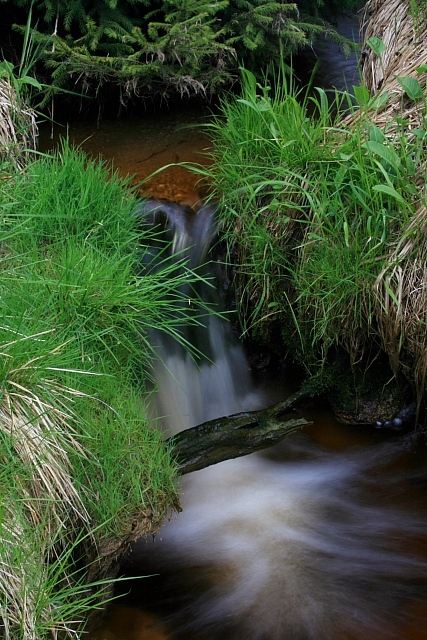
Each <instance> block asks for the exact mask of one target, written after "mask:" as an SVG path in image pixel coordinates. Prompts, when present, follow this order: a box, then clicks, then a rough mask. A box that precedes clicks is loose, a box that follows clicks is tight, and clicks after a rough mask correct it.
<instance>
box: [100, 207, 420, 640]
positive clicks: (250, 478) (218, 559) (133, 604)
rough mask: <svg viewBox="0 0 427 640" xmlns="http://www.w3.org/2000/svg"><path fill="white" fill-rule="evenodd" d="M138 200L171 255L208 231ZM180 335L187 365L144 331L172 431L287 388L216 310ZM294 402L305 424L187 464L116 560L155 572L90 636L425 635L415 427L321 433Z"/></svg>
mask: <svg viewBox="0 0 427 640" xmlns="http://www.w3.org/2000/svg"><path fill="white" fill-rule="evenodd" d="M180 209H181V217H182V219H181V221H180V222H179V223H178V222H177V216H178V213H179V211H180ZM153 211H154V213H153ZM159 211H160V213H159ZM140 213H141V214H142V215H144V216H147V215H148V216H149V218H150V221H151V222H152V223H153V224H154V223H157V222H158V221H159V220H160V219H163V221H166V225H167V226H168V233H169V235H170V237H171V239H173V243H172V247H176V250H177V251H179V252H180V253H179V255H182V251H183V250H185V251H187V253H188V257H189V260H190V263H191V261H192V260H193V264H194V258H193V256H194V254H195V255H196V256H197V260H199V259H202V260H203V256H204V255H205V254H206V249H205V250H204V249H203V248H201V247H205V248H206V246H207V243H206V238H209V241H211V240H212V238H213V237H214V235H215V221H214V209H213V208H212V207H202V208H201V209H200V210H199V212H198V213H197V214H195V213H194V212H191V211H189V210H187V209H186V208H184V207H181V208H179V207H177V206H176V205H173V206H171V205H170V204H168V203H162V202H161V201H157V202H154V203H152V204H150V205H148V206H143V207H142V208H141V209H140ZM201 232H202V234H201V236H200V237H199V234H200V233H201ZM192 245H194V247H192ZM149 268H150V266H149ZM186 337H187V339H190V338H191V336H190V334H188V335H186ZM191 339H192V341H193V343H194V344H196V345H197V346H200V348H201V349H202V350H203V352H204V353H207V354H209V357H208V358H206V359H203V360H201V361H199V363H198V364H197V365H196V364H194V362H193V361H192V360H191V359H190V357H189V356H188V355H186V354H185V353H184V352H183V350H182V349H181V348H180V347H179V346H178V345H176V344H172V343H171V342H170V340H162V339H161V338H160V336H157V335H155V334H153V336H152V340H153V341H155V343H156V345H157V346H158V351H159V354H160V356H161V362H160V361H159V363H158V364H157V366H156V367H155V376H156V379H157V381H158V384H159V393H158V394H157V396H156V409H157V412H158V415H160V416H162V419H163V424H164V428H165V431H166V433H167V435H171V434H173V433H177V432H178V431H180V430H182V429H184V428H187V427H189V426H193V425H196V424H199V423H201V422H204V421H206V420H209V419H212V418H214V417H218V416H223V415H228V414H231V413H233V412H237V411H241V410H251V409H255V408H260V407H262V406H266V405H269V404H271V403H272V402H273V401H274V400H277V399H278V398H277V397H275V396H276V393H277V391H278V392H279V394H280V397H281V398H282V399H283V398H284V397H285V396H286V395H287V393H289V390H290V386H291V385H292V381H290V380H289V379H288V383H287V384H288V388H287V389H286V388H284V386H283V385H279V389H278V390H276V391H274V390H273V389H272V388H271V385H269V384H267V385H266V384H264V385H261V384H258V385H257V384H255V383H254V382H253V381H252V380H251V378H250V375H249V372H248V363H247V361H246V358H245V356H244V353H243V351H242V347H241V346H240V345H239V344H238V343H237V340H236V338H235V337H234V335H233V332H232V330H231V328H230V326H229V325H228V324H227V323H225V322H224V321H222V320H221V319H219V318H218V317H216V316H212V317H210V318H208V319H207V320H206V322H205V324H204V325H202V326H200V327H198V328H197V329H196V330H195V331H194V330H193V333H192V338H191ZM283 375H284V377H285V379H286V375H288V378H289V377H290V376H292V369H289V371H288V374H286V371H285V372H283ZM303 414H305V415H306V416H307V417H308V418H310V417H311V416H313V417H314V423H315V424H314V426H313V427H311V428H310V429H306V430H305V432H304V433H301V434H298V435H293V436H290V437H289V438H287V439H286V440H285V441H283V442H282V443H281V444H279V445H276V446H275V447H273V448H271V449H269V450H267V451H264V452H262V453H261V452H258V453H254V454H251V455H249V456H246V457H244V458H240V459H237V460H229V461H226V462H223V463H221V464H218V465H215V466H212V467H210V468H207V469H204V470H201V471H197V472H194V473H191V474H189V475H187V476H185V477H184V478H182V480H181V485H180V490H181V503H182V507H183V512H182V513H180V514H179V515H175V516H173V517H172V518H171V520H170V521H168V522H166V523H165V524H164V526H163V528H162V530H161V532H160V533H159V535H158V536H157V537H156V538H155V539H154V540H151V539H150V540H140V541H139V542H137V543H135V544H134V545H133V548H132V552H131V554H130V555H129V557H128V558H127V560H126V561H125V562H124V563H123V565H122V572H123V573H124V574H125V575H127V576H128V577H131V576H138V575H141V574H143V575H151V576H153V577H150V578H143V579H135V580H134V581H133V583H132V582H131V583H130V586H131V592H130V594H128V595H127V597H126V599H125V602H126V607H128V608H125V609H122V610H121V609H120V608H116V610H115V615H116V618H115V617H114V610H113V611H111V612H110V613H109V614H108V615H109V616H110V617H109V618H108V617H107V620H106V623H105V624H106V626H104V627H102V626H101V628H100V630H99V632H96V633H95V634H94V636H93V640H102V638H104V640H105V638H106V639H107V640H108V639H109V638H110V639H111V640H113V639H114V640H118V639H119V638H123V640H125V639H128V640H129V639H130V638H146V640H149V639H150V638H157V637H160V638H175V639H176V640H187V639H189V640H191V639H194V640H196V639H198V640H343V639H347V640H391V639H399V638H401V639H402V640H404V639H408V640H410V639H414V638H422V637H425V636H423V635H422V634H423V633H424V629H425V622H427V617H426V616H427V607H426V602H427V601H426V598H427V540H426V537H425V532H426V525H427V502H426V497H427V494H426V477H425V457H424V446H423V444H422V443H419V442H418V440H417V438H416V436H415V435H414V433H413V432H412V431H411V432H409V433H405V434H400V435H399V434H392V435H390V434H386V433H385V432H382V433H381V432H376V431H375V429H373V428H365V429H364V430H360V428H359V431H358V430H357V429H355V428H354V429H353V430H351V429H349V428H348V429H347V430H345V429H344V428H343V427H341V428H340V427H339V425H338V424H337V423H334V422H333V419H332V418H331V416H329V417H326V421H327V422H328V424H329V429H330V430H332V433H331V434H330V435H329V436H327V435H326V434H325V429H322V428H321V425H320V424H319V421H320V420H321V417H320V415H319V413H318V412H317V411H316V409H313V407H312V408H311V410H310V408H307V409H306V411H305V412H303ZM326 415H327V414H326ZM323 419H325V414H324V417H323ZM322 439H323V442H322ZM125 588H126V589H128V588H129V583H126V585H125ZM119 589H120V587H119ZM138 608H140V609H141V610H142V609H144V613H142V611H139V610H138ZM132 612H133V613H132ZM117 616H118V619H119V620H120V619H121V620H122V624H123V621H124V620H133V622H135V616H137V618H136V620H137V622H135V626H134V628H133V629H132V631H130V630H127V631H123V626H122V627H120V624H119V625H118V630H116V631H115V632H114V634H111V635H108V633H109V632H111V631H112V629H114V624H116V623H117ZM147 616H148V617H147ZM115 620H116V622H115ZM97 633H98V635H97ZM102 634H104V635H102ZM106 634H107V635H106ZM138 634H139V635H138ZM151 634H155V635H151ZM420 634H421V635H420Z"/></svg>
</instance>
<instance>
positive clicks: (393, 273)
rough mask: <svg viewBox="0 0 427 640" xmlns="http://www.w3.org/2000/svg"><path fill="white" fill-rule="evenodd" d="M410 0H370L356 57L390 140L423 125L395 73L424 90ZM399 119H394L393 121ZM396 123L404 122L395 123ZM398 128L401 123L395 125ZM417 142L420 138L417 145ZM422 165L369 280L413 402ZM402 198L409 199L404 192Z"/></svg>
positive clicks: (423, 310)
mask: <svg viewBox="0 0 427 640" xmlns="http://www.w3.org/2000/svg"><path fill="white" fill-rule="evenodd" d="M414 5H416V7H417V11H416V14H415V15H414V13H413V10H414V7H413V6H412V5H411V2H410V1H409V0H371V1H370V2H368V3H367V5H366V7H365V10H364V16H363V21H362V22H363V26H364V27H366V29H365V34H364V47H363V54H362V62H361V71H362V78H363V82H364V84H365V86H366V88H367V89H369V91H370V93H371V97H374V96H376V95H377V94H378V93H380V92H387V94H388V101H387V104H386V105H385V106H384V107H383V108H381V109H378V110H377V111H373V110H372V111H371V112H370V114H369V116H370V119H371V121H373V122H374V123H375V124H376V125H377V126H378V127H379V128H381V129H382V130H383V131H384V132H385V133H386V136H387V137H388V138H389V139H390V140H393V138H394V137H395V136H396V134H398V128H399V130H400V132H401V133H404V135H405V136H406V139H407V140H408V142H412V141H413V140H414V135H413V134H412V133H411V132H412V131H413V130H414V129H416V128H425V124H426V121H425V118H426V116H425V113H424V111H425V104H424V102H423V100H419V101H417V102H415V101H414V100H411V99H410V98H409V97H408V96H407V95H406V94H405V92H404V90H403V88H402V86H401V85H400V84H399V81H398V79H397V78H401V77H407V76H410V77H412V78H414V79H416V80H417V81H418V82H419V83H420V84H421V86H422V87H423V88H424V91H425V87H426V82H427V72H425V71H424V72H422V73H421V74H420V73H418V72H417V67H420V66H422V65H426V64H427V11H426V7H425V6H421V5H420V4H419V3H414ZM372 37H377V38H380V39H381V40H382V41H383V42H384V44H385V45H386V51H385V52H384V53H383V54H382V55H381V57H379V56H377V55H376V54H375V53H374V52H373V51H372V50H371V49H370V48H369V47H368V46H367V45H366V42H367V41H368V40H369V39H370V38H372ZM362 117H363V113H362V112H356V113H355V114H352V115H351V116H348V117H347V118H345V120H344V121H343V124H345V125H347V126H349V127H351V126H352V125H354V124H355V123H356V121H358V120H359V119H360V118H362ZM397 118H399V119H400V124H399V122H398V120H397ZM402 121H404V124H403V125H402ZM402 127H403V128H402ZM420 144H421V143H420ZM425 174H426V167H425V166H421V167H420V168H419V170H418V178H417V184H418V189H419V191H418V194H417V195H416V196H415V202H417V203H418V205H417V207H416V212H415V214H414V216H413V218H412V220H411V221H410V223H409V225H408V226H407V228H406V229H405V230H404V231H403V233H401V234H400V236H399V237H398V238H396V240H395V242H394V243H393V245H392V246H391V247H390V253H389V257H388V260H387V264H386V266H385V268H384V269H383V270H382V272H381V274H380V276H379V277H378V278H377V281H376V283H375V294H376V300H377V304H376V318H377V332H378V335H379V337H380V340H381V343H382V347H383V349H384V350H385V352H386V353H387V354H388V356H389V359H390V363H391V366H392V369H393V371H394V372H395V374H397V373H398V372H399V371H402V370H403V372H404V373H405V375H406V377H407V378H408V379H409V380H410V381H411V382H412V383H413V384H414V387H415V391H416V394H417V397H418V403H420V401H421V398H422V396H423V395H424V394H425V388H426V380H427V330H426V328H427V267H426V261H427V236H426V232H427V208H426V190H425V182H426V181H425ZM407 197H408V200H409V199H411V200H412V201H414V196H413V195H410V194H407Z"/></svg>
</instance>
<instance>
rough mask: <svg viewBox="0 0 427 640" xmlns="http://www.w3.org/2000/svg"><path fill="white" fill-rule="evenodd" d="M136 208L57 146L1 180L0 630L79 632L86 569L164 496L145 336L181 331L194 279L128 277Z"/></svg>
mask: <svg viewBox="0 0 427 640" xmlns="http://www.w3.org/2000/svg"><path fill="white" fill-rule="evenodd" d="M134 207H135V201H134V198H133V196H132V195H131V192H130V189H129V188H128V186H127V185H126V184H123V181H120V180H119V178H118V177H117V176H116V175H113V176H112V177H110V176H109V173H108V172H107V169H106V168H104V167H103V166H101V165H100V164H99V163H96V162H93V161H91V160H88V159H87V158H86V157H85V156H84V155H83V154H82V153H80V152H79V151H72V150H70V149H69V148H68V147H67V146H66V145H65V146H64V147H63V148H62V150H61V151H60V152H59V154H58V156H57V157H41V158H40V159H38V160H36V161H35V162H33V163H32V164H30V165H28V166H27V168H26V169H25V170H24V171H22V172H21V173H19V174H17V173H14V174H7V173H6V172H5V173H3V175H2V180H1V182H0V208H1V227H0V296H1V302H2V304H1V307H0V353H1V369H0V376H1V397H0V455H1V460H2V467H1V472H0V491H1V495H2V501H1V505H2V508H1V512H0V525H1V526H0V584H1V596H0V621H1V622H0V624H1V625H2V626H1V629H2V631H1V634H2V635H3V636H4V637H5V638H10V639H13V640H18V638H19V639H20V640H22V639H25V640H29V639H34V640H36V639H37V640H42V639H43V638H51V637H53V636H55V637H56V634H57V633H59V634H60V635H61V637H71V636H72V637H79V634H80V631H81V629H82V621H83V617H84V616H85V614H86V612H87V610H88V609H90V608H91V607H93V606H94V604H95V596H94V592H96V591H97V589H94V590H89V589H88V587H87V584H86V582H87V579H88V576H89V577H90V576H91V577H92V579H94V576H98V577H99V576H102V575H103V568H104V569H105V567H106V566H107V565H108V562H109V561H108V559H110V560H111V559H114V558H115V557H117V555H118V554H119V553H120V552H121V551H122V550H123V549H126V544H127V543H128V542H129V541H131V540H134V539H136V538H137V537H139V536H140V535H143V534H147V533H148V532H150V531H154V530H156V528H157V527H158V526H160V523H161V521H162V519H163V517H164V514H165V512H166V510H167V509H168V508H169V507H170V506H171V505H173V504H174V503H175V502H176V493H175V486H174V477H175V473H176V467H175V464H174V462H173V461H172V460H171V457H170V454H169V452H168V451H167V450H166V448H165V446H164V444H163V442H162V436H161V434H160V433H159V432H157V431H156V430H153V429H152V428H150V426H149V425H148V420H147V417H146V413H145V409H144V404H143V399H142V392H143V390H144V384H145V379H146V376H145V371H146V368H147V367H146V365H147V362H148V358H149V346H148V342H147V337H146V330H147V329H148V328H150V327H155V328H156V329H163V330H164V331H166V332H168V333H172V334H174V335H178V334H179V323H180V322H182V317H181V318H179V319H178V318H177V314H176V310H177V307H178V308H179V306H180V304H181V303H180V294H179V288H180V286H181V285H182V283H183V282H185V283H186V284H187V283H188V282H189V280H190V281H191V277H192V276H191V274H188V273H187V272H186V271H185V269H182V270H181V272H180V274H178V273H177V270H176V268H175V267H174V269H175V270H174V272H173V274H171V269H172V268H171V267H167V266H165V268H164V269H163V270H161V269H160V270H158V271H157V272H156V273H155V274H151V275H147V276H145V277H139V276H137V275H135V274H136V273H137V272H138V266H139V264H140V261H141V256H142V254H143V252H144V248H145V247H146V246H147V243H148V241H149V234H150V231H147V230H145V231H142V230H141V229H139V228H138V220H137V217H136V216H135V215H133V213H132V212H133V209H134ZM183 306H184V303H183ZM178 315H179V314H178ZM98 556H101V559H100V560H97V561H96V563H95V564H93V565H92V566H90V567H88V568H86V567H85V563H87V561H88V559H89V560H90V559H92V560H93V561H95V560H96V559H97V557H98ZM104 573H105V571H104ZM98 586H99V588H102V585H101V584H100V585H98Z"/></svg>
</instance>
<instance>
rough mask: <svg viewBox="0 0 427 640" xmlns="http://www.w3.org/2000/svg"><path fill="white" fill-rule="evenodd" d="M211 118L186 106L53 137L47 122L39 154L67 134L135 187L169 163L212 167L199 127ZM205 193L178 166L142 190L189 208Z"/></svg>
mask: <svg viewBox="0 0 427 640" xmlns="http://www.w3.org/2000/svg"><path fill="white" fill-rule="evenodd" d="M208 120H209V112H208V110H206V109H202V108H201V107H194V106H191V105H185V106H183V107H181V108H175V110H174V111H173V112H170V111H168V110H166V109H163V110H161V111H159V112H157V113H145V114H142V115H141V116H137V117H132V118H121V119H110V120H102V121H101V122H97V121H96V120H93V121H90V122H76V123H74V124H73V123H72V124H70V125H68V126H64V127H61V126H59V125H57V126H55V127H54V137H53V139H52V138H51V126H50V125H49V124H45V125H42V126H41V127H40V150H41V151H47V150H49V149H51V148H53V147H55V146H56V145H57V144H58V141H59V140H60V138H61V137H66V136H67V135H68V137H69V139H70V141H71V142H72V144H75V145H81V147H82V149H83V150H84V151H85V152H87V153H88V154H90V155H92V156H93V157H101V158H103V159H104V160H106V161H108V162H110V163H112V164H113V166H114V168H115V169H117V170H118V171H119V172H120V174H121V175H122V176H123V177H126V176H134V177H133V179H132V183H133V184H134V185H137V184H139V183H141V182H142V181H143V180H145V179H146V178H147V177H148V176H150V175H151V174H152V173H154V172H155V171H157V170H158V169H160V168H162V167H165V166H167V165H171V164H172V165H174V164H176V163H181V162H190V163H193V164H203V165H208V164H210V162H211V160H210V158H209V157H208V156H207V154H206V152H207V151H209V149H210V148H211V147H210V139H209V137H208V135H207V134H206V132H205V131H204V130H203V128H202V127H201V126H200V125H202V124H203V123H205V122H207V121H208ZM160 122H161V125H160ZM196 182H198V183H197V184H195V183H196ZM207 190H208V187H207V185H206V184H204V183H203V182H202V181H198V178H197V176H195V175H194V173H191V172H190V171H189V170H188V169H186V168H185V167H180V166H172V167H169V168H168V169H165V170H164V171H162V172H161V173H159V174H158V175H156V176H154V177H153V178H152V179H151V180H149V182H147V183H145V184H144V185H141V187H140V189H139V191H140V194H141V195H149V196H151V197H153V198H166V199H168V200H174V201H176V202H180V203H182V204H189V205H190V206H193V205H194V204H195V203H197V202H198V201H199V200H200V199H201V198H202V199H203V198H204V197H205V196H206V193H207Z"/></svg>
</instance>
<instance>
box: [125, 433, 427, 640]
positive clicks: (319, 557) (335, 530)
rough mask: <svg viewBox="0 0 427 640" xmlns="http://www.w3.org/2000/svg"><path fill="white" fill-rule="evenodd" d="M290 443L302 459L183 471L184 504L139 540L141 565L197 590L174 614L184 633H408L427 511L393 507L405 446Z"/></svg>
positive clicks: (426, 571) (326, 639) (255, 458)
mask: <svg viewBox="0 0 427 640" xmlns="http://www.w3.org/2000/svg"><path fill="white" fill-rule="evenodd" d="M289 440H292V441H293V443H294V445H292V444H291V445H290V446H289V454H288V455H289V457H290V458H293V457H295V446H296V450H297V454H298V455H297V458H298V459H296V460H289V461H287V462H286V461H282V462H277V461H272V460H271V459H267V458H263V457H262V456H261V455H260V454H252V455H250V456H247V457H245V458H240V459H238V460H230V461H227V462H224V463H221V464H218V465H215V466H213V467H210V468H207V469H204V470H202V471H198V472H195V473H192V474H189V475H188V476H185V477H184V478H182V484H181V489H182V495H181V500H182V506H183V512H182V513H180V514H179V515H178V516H177V517H176V518H175V519H173V520H172V521H170V522H168V523H166V524H165V526H164V527H163V529H162V531H161V532H160V534H159V536H158V538H157V539H156V540H155V541H154V542H152V543H145V542H144V543H140V544H139V545H136V546H135V547H134V551H133V554H132V555H133V559H134V562H137V563H138V562H142V561H143V559H144V556H146V555H147V554H148V555H149V557H150V570H151V571H153V570H154V571H156V572H159V573H162V572H164V573H165V574H170V575H171V578H170V580H171V583H173V582H174V581H177V585H176V588H177V590H178V591H179V592H180V593H181V594H182V593H183V592H185V591H186V592H187V594H188V597H187V598H185V597H184V598H183V601H180V600H179V599H178V601H177V608H178V610H177V611H176V613H174V614H173V615H172V618H171V619H172V622H173V624H174V625H175V627H177V628H178V629H179V628H180V627H181V628H182V633H184V636H179V637H185V630H186V629H188V630H193V631H194V630H196V632H197V634H198V635H197V637H200V638H214V639H215V640H217V639H219V638H221V639H224V638H227V639H228V638H232V639H233V640H244V639H245V640H260V639H263V640H267V639H268V640H308V639H310V640H338V639H339V640H343V638H346V637H348V636H346V635H345V634H346V633H348V634H350V636H351V638H358V639H360V640H362V639H363V640H366V638H378V639H379V640H380V639H381V638H383V637H387V639H389V638H390V637H396V638H399V635H396V636H395V635H394V632H393V629H396V633H397V634H398V629H399V628H400V626H399V625H400V623H401V621H402V618H403V616H404V610H405V606H406V604H407V602H408V601H409V600H411V599H413V598H415V597H417V588H418V587H417V585H416V583H417V582H419V581H421V582H422V581H426V579H427V564H426V560H425V559H421V558H417V557H416V556H415V555H412V553H411V547H410V545H411V542H412V540H413V539H416V538H417V537H419V536H424V535H425V530H426V529H425V527H426V519H425V518H420V517H419V516H415V515H414V514H412V513H411V511H410V510H409V509H407V508H405V506H404V505H402V504H398V502H399V501H398V500H397V501H396V499H395V500H394V503H391V504H390V502H389V500H388V498H387V496H389V495H390V493H391V495H394V496H395V497H396V496H397V495H398V494H399V493H401V488H402V483H403V484H404V483H405V478H404V477H403V476H402V474H401V473H396V472H388V471H387V470H386V469H383V470H382V471H381V467H382V466H383V465H384V463H385V462H389V461H390V458H391V457H393V456H395V457H396V456H397V455H398V451H399V449H400V448H401V447H402V446H404V447H406V444H405V445H402V444H401V443H400V444H396V445H380V446H376V447H375V448H367V449H359V450H355V451H353V452H349V453H346V454H343V453H340V454H337V453H331V452H326V451H323V450H321V449H320V448H316V447H314V445H313V444H312V443H310V442H309V440H306V439H304V438H302V439H301V438H298V437H296V438H290V439H289ZM295 443H296V445H295ZM282 448H283V447H282ZM285 456H286V454H285ZM189 568H190V569H191V570H190V571H188V569H189ZM179 572H183V573H184V574H185V577H184V578H182V584H181V583H180V580H181V579H180V578H177V576H178V575H179ZM227 634H228V635H227ZM402 640H403V638H402Z"/></svg>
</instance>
